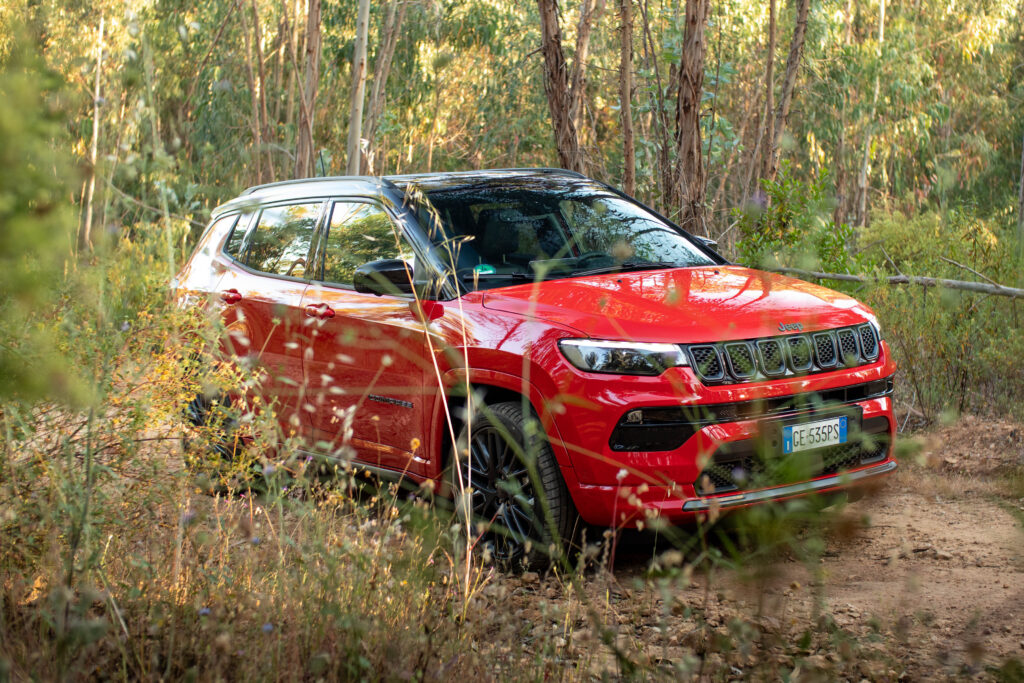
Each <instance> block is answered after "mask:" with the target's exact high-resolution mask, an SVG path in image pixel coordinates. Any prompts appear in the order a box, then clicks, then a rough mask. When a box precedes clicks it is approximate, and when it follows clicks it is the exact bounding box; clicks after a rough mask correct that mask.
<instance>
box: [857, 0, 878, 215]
mask: <svg viewBox="0 0 1024 683" xmlns="http://www.w3.org/2000/svg"><path fill="white" fill-rule="evenodd" d="M884 40H885V0H880V1H879V3H878V47H877V48H876V50H875V56H876V58H877V59H878V60H879V61H881V59H882V43H883V42H884ZM878 66H881V65H880V64H879V65H878ZM879 71H880V69H877V70H876V71H875V91H874V95H873V96H872V98H871V115H870V116H869V117H868V120H867V121H865V122H864V154H863V156H862V157H861V162H860V174H859V175H858V176H857V215H856V218H855V222H856V224H857V225H864V224H865V223H866V222H867V217H868V165H869V163H870V161H871V132H872V129H873V128H874V125H875V112H876V111H877V109H878V90H879Z"/></svg>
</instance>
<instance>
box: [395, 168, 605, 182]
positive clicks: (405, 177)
mask: <svg viewBox="0 0 1024 683" xmlns="http://www.w3.org/2000/svg"><path fill="white" fill-rule="evenodd" d="M481 173H549V174H551V175H565V176H571V177H573V178H586V176H585V175H583V174H582V173H579V172H577V171H570V170H568V169H565V168H554V167H540V168H528V167H516V168H481V169H477V170H473V171H433V172H429V173H403V174H401V175H389V176H384V177H385V178H387V179H388V180H409V179H412V178H428V177H440V176H456V177H460V176H474V175H479V174H481Z"/></svg>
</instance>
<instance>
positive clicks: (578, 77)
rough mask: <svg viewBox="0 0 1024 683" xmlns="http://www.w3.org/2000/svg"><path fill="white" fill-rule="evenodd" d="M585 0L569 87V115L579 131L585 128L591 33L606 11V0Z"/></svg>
mask: <svg viewBox="0 0 1024 683" xmlns="http://www.w3.org/2000/svg"><path fill="white" fill-rule="evenodd" d="M590 3H591V0H583V4H582V5H581V6H580V20H579V23H578V24H577V25H576V51H575V52H574V53H573V55H572V71H571V72H570V73H571V74H572V82H571V85H570V88H569V115H570V116H571V117H572V123H573V125H574V126H575V127H576V131H577V133H579V132H581V131H582V130H583V116H582V114H583V103H584V102H585V101H586V98H585V97H584V96H585V94H586V90H587V57H588V56H589V55H590V33H591V30H592V29H593V26H594V22H596V21H597V20H598V19H600V18H601V13H602V12H604V3H605V0H595V2H594V4H593V5H591V4H590Z"/></svg>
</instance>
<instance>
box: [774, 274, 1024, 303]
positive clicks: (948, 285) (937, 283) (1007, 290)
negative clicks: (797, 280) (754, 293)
mask: <svg viewBox="0 0 1024 683" xmlns="http://www.w3.org/2000/svg"><path fill="white" fill-rule="evenodd" d="M768 270H771V271H773V272H776V273H785V274H787V275H796V276H798V277H802V278H810V279H813V280H839V281H841V282H866V283H871V282H885V283H887V284H890V285H921V286H922V287H943V288H945V289H957V290H961V291H964V292H979V293H981V294H995V295H996V296H1006V297H1010V298H1011V299H1024V289H1017V288H1016V287H1004V286H1003V285H997V284H985V283H984V282H965V281H963V280H945V279H942V278H937V277H922V276H920V275H889V276H886V277H880V278H872V277H866V276H864V275H849V274H847V273H819V272H816V271H813V270H801V269H800V268H769V269H768Z"/></svg>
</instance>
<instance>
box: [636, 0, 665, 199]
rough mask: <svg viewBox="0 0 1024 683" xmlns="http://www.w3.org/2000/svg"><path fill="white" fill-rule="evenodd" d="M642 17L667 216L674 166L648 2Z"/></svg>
mask: <svg viewBox="0 0 1024 683" xmlns="http://www.w3.org/2000/svg"><path fill="white" fill-rule="evenodd" d="M639 7H640V17H641V19H642V20H643V37H644V40H643V45H644V64H645V66H646V68H648V69H650V70H651V71H652V72H653V73H654V84H655V88H654V95H653V96H652V97H651V100H652V101H651V111H654V112H657V113H656V114H655V116H654V117H653V118H654V122H655V123H656V124H657V130H658V144H657V155H658V187H659V189H660V190H661V192H660V195H661V207H660V208H661V209H662V213H665V214H666V215H667V214H668V213H669V209H668V208H667V207H670V206H672V201H671V197H672V164H671V162H670V161H669V149H670V148H671V142H670V135H669V125H668V115H667V114H666V109H667V107H666V106H665V91H664V89H663V88H662V85H661V71H660V70H659V68H658V58H657V50H656V49H655V47H654V38H653V37H652V36H651V24H650V19H649V14H648V11H647V0H641V1H640V2H639Z"/></svg>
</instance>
